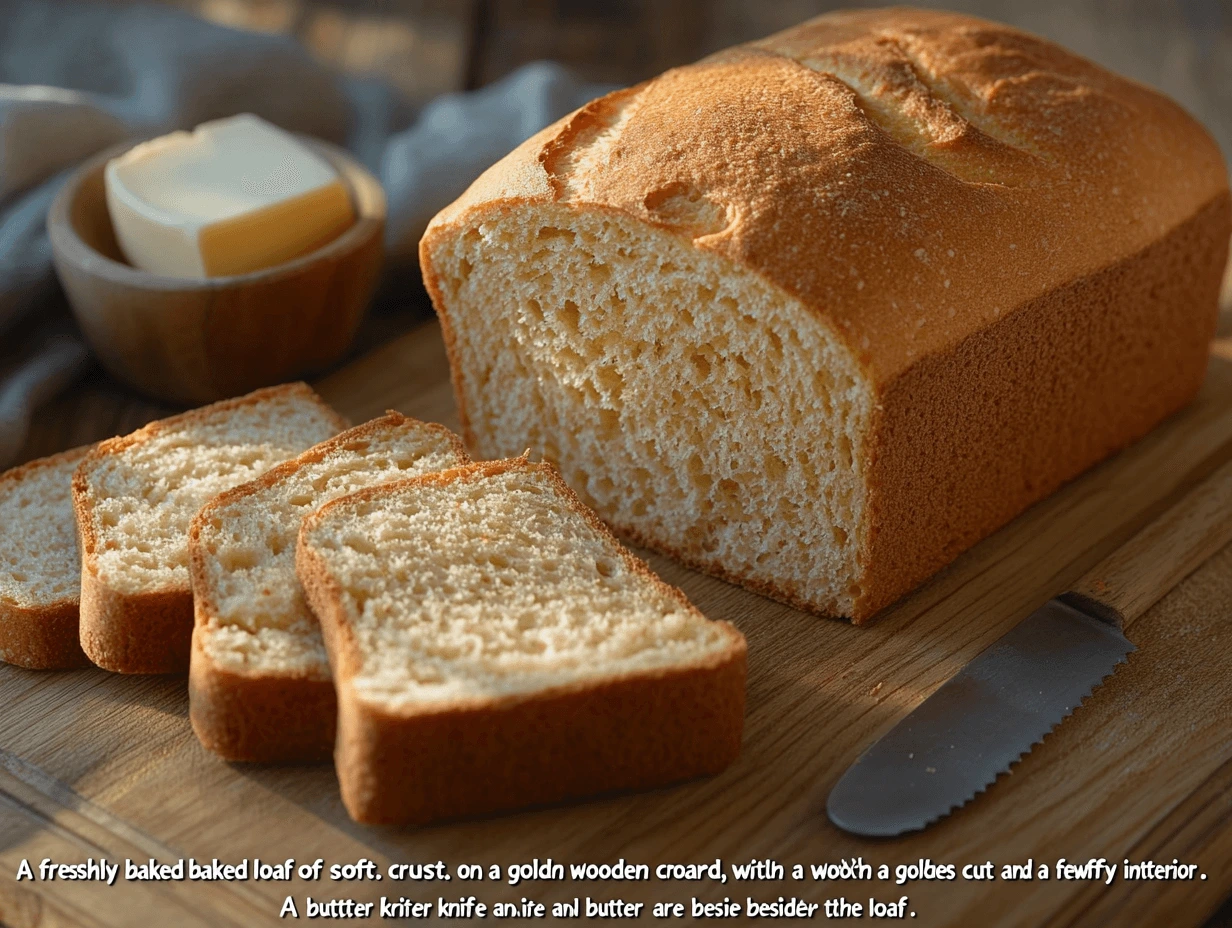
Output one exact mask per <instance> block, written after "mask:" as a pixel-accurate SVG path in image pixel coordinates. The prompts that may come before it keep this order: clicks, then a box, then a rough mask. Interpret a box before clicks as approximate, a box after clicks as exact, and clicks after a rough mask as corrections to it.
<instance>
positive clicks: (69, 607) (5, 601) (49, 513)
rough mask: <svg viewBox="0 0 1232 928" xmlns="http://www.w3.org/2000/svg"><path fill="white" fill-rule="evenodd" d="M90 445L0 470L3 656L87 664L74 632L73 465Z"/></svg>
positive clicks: (39, 663) (22, 663) (77, 562)
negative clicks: (2, 471) (2, 472)
mask: <svg viewBox="0 0 1232 928" xmlns="http://www.w3.org/2000/svg"><path fill="white" fill-rule="evenodd" d="M89 450H90V449H89V448H77V449H75V450H73V451H65V452H64V453H63V454H57V455H54V456H53V457H49V458H43V459H42V460H39V461H31V462H30V463H29V464H25V465H23V466H21V467H15V468H13V469H12V470H10V471H8V472H7V473H4V474H0V660H2V661H7V662H8V663H10V664H16V665H18V666H19V667H26V668H28V669H30V670H60V669H67V668H69V667H84V666H87V665H89V663H90V662H89V660H87V659H86V656H85V654H84V653H83V652H82V650H81V644H80V643H79V641H78V633H77V612H78V604H79V596H78V593H79V591H80V589H81V556H80V555H79V554H78V553H77V526H76V523H75V522H74V521H73V497H72V493H71V487H72V482H73V470H74V469H75V468H76V467H77V462H78V461H80V460H81V459H82V458H83V457H85V455H86V453H87V452H88V451H89Z"/></svg>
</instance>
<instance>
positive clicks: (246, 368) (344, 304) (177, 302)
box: [47, 139, 385, 404]
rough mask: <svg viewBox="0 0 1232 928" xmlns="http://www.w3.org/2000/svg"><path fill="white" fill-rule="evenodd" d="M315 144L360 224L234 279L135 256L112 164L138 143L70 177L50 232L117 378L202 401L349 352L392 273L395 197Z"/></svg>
mask: <svg viewBox="0 0 1232 928" xmlns="http://www.w3.org/2000/svg"><path fill="white" fill-rule="evenodd" d="M304 141H305V142H306V143H307V144H309V145H310V146H311V147H312V148H313V149H314V150H315V151H317V153H319V154H320V155H321V156H322V157H324V158H325V159H326V160H328V161H329V162H330V163H331V164H332V165H333V166H334V167H335V168H336V169H337V170H338V173H339V174H340V175H341V176H342V178H343V182H344V183H345V184H346V185H347V187H348V188H349V190H350V193H351V200H352V203H353V204H354V206H355V213H356V221H355V224H354V225H353V226H351V227H350V228H349V229H347V230H346V231H345V232H343V233H342V235H340V236H339V237H338V238H336V239H334V240H333V241H332V242H329V243H328V244H326V245H324V246H322V247H321V248H318V249H317V250H316V251H313V252H311V253H309V254H306V255H304V256H302V257H300V258H296V259H295V260H293V261H288V262H285V263H283V264H279V265H276V266H274V267H271V268H266V269H265V270H261V271H255V272H253V273H251V274H239V275H236V276H233V277H212V278H209V279H207V280H184V279H181V278H177V277H164V276H162V275H160V274H149V273H147V272H145V271H141V270H138V269H137V268H135V267H133V266H132V265H130V264H128V263H126V262H125V260H124V255H123V252H121V250H120V246H119V244H118V243H117V242H116V237H115V231H114V230H113V229H112V226H111V217H110V215H109V213H108V211H107V200H106V196H105V193H104V186H103V169H104V168H105V166H106V164H107V162H108V161H109V160H110V159H111V158H114V157H115V156H116V155H119V154H121V153H122V152H124V151H126V150H127V149H128V148H130V147H131V146H132V144H133V143H131V142H129V143H125V144H123V145H119V146H117V147H115V148H112V149H109V150H108V151H105V152H103V153H102V154H100V155H98V157H96V158H93V159H91V160H90V161H89V162H87V163H86V164H84V165H82V166H81V168H79V169H78V170H77V171H76V172H75V173H74V174H73V175H72V177H70V178H69V180H68V182H67V183H66V184H65V186H64V188H63V189H62V190H61V191H60V193H59V195H58V196H57V197H56V199H55V202H54V203H53V204H52V206H51V211H50V213H49V214H48V216H47V231H48V234H49V235H50V237H51V247H52V251H53V254H54V258H55V265H56V272H57V273H58V274H59V276H60V281H61V283H63V285H64V290H65V292H66V293H67V294H68V299H69V303H70V304H71V305H72V307H73V313H74V315H75V316H76V317H77V321H78V323H79V324H80V325H81V329H82V331H83V332H84V333H85V336H86V339H87V341H89V343H90V346H91V347H92V348H93V349H94V352H95V354H96V355H97V356H98V359H99V360H100V361H101V362H102V364H103V366H104V367H105V368H106V369H107V370H108V371H109V372H110V373H111V374H113V375H114V376H115V377H117V378H119V379H120V380H122V381H124V382H125V383H127V384H129V385H130V386H133V387H136V388H137V389H138V390H141V391H142V392H144V393H148V394H150V395H151V396H154V397H157V398H158V399H161V400H167V401H170V402H175V403H185V404H199V403H209V402H213V401H214V400H218V399H224V398H226V397H231V396H238V395H240V394H242V393H247V392H249V391H250V390H254V389H256V388H257V387H263V386H268V385H270V384H275V383H283V382H285V381H288V380H295V379H297V378H299V377H302V376H304V375H305V374H310V373H313V372H315V371H319V370H321V369H323V368H326V367H328V366H329V365H331V364H333V363H334V362H335V361H337V360H338V359H339V358H341V357H342V356H343V355H344V354H345V353H346V351H347V349H348V348H349V347H350V346H351V342H352V341H353V340H354V338H355V331H356V329H357V328H358V327H359V323H360V320H361V319H362V318H363V314H364V311H365V310H366V309H367V306H368V303H369V301H370V300H371V299H372V293H373V291H374V290H375V288H376V285H377V279H378V277H379V276H380V272H381V261H382V258H383V256H384V247H383V246H384V230H385V194H384V192H383V191H382V190H381V185H380V184H379V183H378V182H377V180H376V178H374V177H373V176H372V175H371V174H369V173H368V172H367V171H366V170H364V168H363V167H362V166H360V165H359V164H358V163H357V162H356V161H354V160H353V159H351V158H350V157H349V156H348V155H346V154H345V153H344V152H342V151H341V150H340V149H338V148H335V147H334V146H332V145H327V144H325V143H324V142H320V141H316V140H314V139H305V140H304Z"/></svg>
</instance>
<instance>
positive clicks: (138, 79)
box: [0, 0, 610, 467]
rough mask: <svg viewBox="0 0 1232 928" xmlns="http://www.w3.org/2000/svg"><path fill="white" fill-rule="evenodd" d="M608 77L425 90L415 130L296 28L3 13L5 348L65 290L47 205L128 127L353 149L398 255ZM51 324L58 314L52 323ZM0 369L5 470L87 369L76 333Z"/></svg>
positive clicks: (138, 10)
mask: <svg viewBox="0 0 1232 928" xmlns="http://www.w3.org/2000/svg"><path fill="white" fill-rule="evenodd" d="M608 89H610V88H606V87H599V86H595V85H590V84H585V83H582V82H580V81H578V80H577V79H576V78H574V77H573V76H572V75H570V74H569V73H568V72H567V71H565V70H564V69H563V68H561V67H559V66H557V65H554V64H549V63H545V62H539V63H535V64H531V65H526V66H525V67H523V68H521V69H520V70H518V71H515V72H514V73H513V74H511V75H509V76H508V77H506V78H504V79H503V80H501V81H498V82H497V83H495V84H492V85H491V86H489V87H486V88H484V89H483V90H479V91H475V92H472V93H459V94H448V95H445V96H443V97H441V98H438V99H437V100H434V101H432V102H431V103H429V104H428V105H427V107H425V108H424V110H423V111H422V112H421V113H420V115H419V118H418V119H417V120H416V121H414V122H413V123H412V124H410V125H409V126H407V125H399V118H400V114H401V113H402V112H403V111H404V109H405V107H404V105H403V103H402V101H400V100H399V99H398V98H397V96H396V94H395V93H394V92H393V90H392V89H391V88H389V87H388V86H385V85H383V84H381V83H380V82H377V81H373V80H371V79H356V78H346V77H341V76H339V75H337V74H336V73H334V72H333V71H331V70H330V69H329V68H328V67H326V66H325V65H323V64H322V63H320V62H318V61H316V60H314V59H313V58H312V57H311V56H310V55H309V54H308V52H307V51H306V50H305V49H304V48H303V47H302V46H301V45H299V43H298V42H296V41H295V40H294V39H292V38H289V37H286V36H278V35H269V34H263V33H253V32H242V31H238V30H234V29H228V28H225V27H222V26H217V25H214V24H211V23H208V22H205V21H203V20H199V19H195V18H193V17H191V16H189V15H187V14H185V13H182V12H180V11H178V10H174V9H169V8H163V7H150V6H141V5H132V6H110V5H104V4H94V3H71V2H60V0H16V2H11V3H8V4H5V13H4V15H3V16H0V344H3V341H4V336H5V332H6V331H8V330H9V329H11V328H12V326H13V325H15V324H16V323H17V322H18V321H21V320H28V319H30V318H31V317H32V316H38V315H39V314H40V313H42V312H49V307H50V306H51V304H53V303H55V302H56V301H57V299H58V297H57V293H56V289H57V288H56V281H55V275H54V271H53V269H52V265H51V249H50V245H49V243H48V241H47V234H46V216H47V209H48V207H49V205H50V204H51V201H52V200H53V199H54V197H55V194H56V192H57V191H58V190H59V188H60V186H61V185H62V184H63V182H64V180H65V178H66V177H67V175H68V174H69V173H70V172H71V170H72V168H73V167H74V166H75V165H76V164H78V163H80V162H81V161H82V160H83V159H84V158H86V157H88V156H89V155H91V154H93V153H94V152H97V151H99V150H101V149H102V148H105V147H107V146H109V145H113V144H116V143H117V142H119V141H122V140H124V139H128V138H136V137H139V136H146V135H151V134H155V133H162V132H169V131H171V130H173V129H179V128H191V127H193V126H195V125H197V124H198V123H200V122H204V121H205V120H208V119H215V118H219V117H222V116H230V115H232V114H234V113H238V112H249V113H256V114H257V115H259V116H262V117H263V118H265V119H268V120H269V121H270V122H273V123H275V124H276V125H280V126H282V127H283V128H285V129H288V130H291V131H294V132H302V133H305V134H308V135H314V136H318V137H321V138H325V139H329V140H331V141H335V142H338V143H341V144H345V145H347V146H348V147H349V148H350V149H351V150H352V151H353V152H354V153H355V154H356V155H357V157H359V158H360V159H361V160H362V161H363V162H364V163H365V164H367V165H368V167H369V168H370V169H371V170H373V171H374V172H375V173H377V174H378V176H379V177H380V179H381V182H382V184H383V185H384V187H385V190H386V194H387V197H388V201H389V221H388V232H387V238H386V244H387V250H388V252H389V256H390V259H391V263H392V264H393V265H394V266H395V267H396V266H397V264H398V263H399V262H410V261H414V260H415V259H416V247H417V244H418V239H419V236H420V234H422V232H423V229H424V226H425V225H426V224H427V222H428V220H429V219H430V218H431V217H432V215H433V214H434V213H436V212H437V211H438V210H439V209H440V208H442V207H443V206H445V205H446V204H448V203H449V202H450V201H451V200H453V199H454V198H455V197H457V196H458V195H459V194H460V193H461V192H462V191H463V190H465V189H466V187H467V185H468V184H469V183H470V182H471V181H472V180H474V179H475V177H477V176H478V175H479V174H480V173H481V172H482V171H483V170H484V169H485V168H486V167H487V166H488V165H489V164H491V163H492V162H494V161H496V160H497V159H499V158H500V157H501V156H502V155H504V154H505V153H506V152H507V151H509V150H510V149H512V148H513V147H515V146H516V145H518V144H519V143H520V142H522V141H523V140H524V139H526V138H529V137H530V136H531V135H533V134H534V133H535V132H537V131H539V130H540V129H541V128H543V127H544V126H546V125H548V124H549V123H551V122H553V121H554V120H556V119H558V118H560V117H561V116H563V115H565V114H566V113H568V112H570V111H571V110H573V109H576V108H577V107H579V106H581V105H582V104H584V103H585V102H586V101H587V100H590V99H592V98H593V97H595V96H597V95H599V94H600V93H603V92H605V91H606V90H608ZM48 324H49V326H51V325H52V323H51V322H50V321H49V323H48ZM41 344H42V346H43V347H42V348H41V349H39V350H38V351H37V353H36V355H35V356H33V357H29V358H22V359H19V363H18V365H17V368H16V370H14V371H12V372H11V373H9V374H8V375H7V376H6V377H5V378H4V379H2V380H0V467H2V466H4V465H6V464H8V463H9V462H11V461H12V459H13V458H14V457H15V456H16V455H17V453H18V451H19V449H20V448H21V446H22V443H23V441H24V437H25V432H26V428H27V426H28V423H29V421H30V415H31V411H32V409H33V408H34V407H35V406H37V405H38V404H39V403H41V402H44V401H46V400H47V399H48V398H50V397H51V396H53V395H54V394H55V393H57V392H59V391H60V390H61V389H63V388H64V387H65V386H66V385H67V384H68V383H69V382H71V379H72V378H73V377H74V376H76V374H77V373H78V372H79V371H80V370H82V369H83V367H84V366H85V365H84V363H83V359H84V358H85V356H86V352H85V347H84V345H83V343H82V342H81V340H80V338H79V337H75V336H69V337H62V336H59V335H56V336H54V337H52V336H50V335H49V337H48V338H46V339H44V340H43V341H42V342H41Z"/></svg>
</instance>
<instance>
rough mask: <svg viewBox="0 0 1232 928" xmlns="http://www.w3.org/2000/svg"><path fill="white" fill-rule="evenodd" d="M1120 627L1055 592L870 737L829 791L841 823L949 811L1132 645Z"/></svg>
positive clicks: (895, 823) (914, 824)
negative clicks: (877, 737) (890, 726)
mask: <svg viewBox="0 0 1232 928" xmlns="http://www.w3.org/2000/svg"><path fill="white" fill-rule="evenodd" d="M1134 650H1135V648H1134V646H1133V644H1131V643H1130V641H1129V640H1128V639H1127V638H1126V637H1125V636H1124V635H1123V634H1122V633H1121V632H1120V630H1119V629H1117V628H1116V627H1114V626H1113V625H1110V624H1109V623H1107V622H1104V621H1101V620H1100V619H1098V618H1095V617H1094V616H1091V615H1088V614H1086V613H1085V612H1082V611H1081V610H1079V609H1076V608H1074V607H1073V606H1071V605H1069V604H1067V603H1064V602H1061V601H1060V600H1058V599H1052V600H1049V601H1048V602H1047V603H1045V604H1044V605H1043V606H1041V607H1040V608H1039V609H1037V610H1036V611H1035V612H1033V613H1031V615H1029V616H1028V617H1027V618H1025V619H1024V620H1023V621H1022V622H1020V623H1018V625H1017V626H1015V627H1014V628H1013V629H1011V630H1010V631H1009V632H1007V633H1006V634H1005V635H1003V636H1002V637H1001V638H1000V639H998V640H997V641H996V642H994V643H993V644H992V645H991V646H989V647H988V648H987V649H986V650H984V651H983V652H982V653H981V654H980V655H979V656H978V657H976V658H975V659H974V660H973V661H971V663H969V664H967V666H966V667H964V668H963V669H962V670H960V671H959V672H958V673H957V674H955V675H954V676H953V677H952V678H951V679H950V680H948V681H946V682H945V683H944V684H942V685H941V687H940V688H938V689H937V691H936V692H934V693H933V694H932V695H931V696H929V697H928V698H927V699H926V700H924V702H922V703H920V705H919V706H917V707H916V708H915V709H914V710H913V711H912V712H911V713H910V714H909V715H908V716H907V717H906V718H905V719H903V720H902V721H901V722H899V723H898V725H896V726H895V727H894V728H893V729H891V730H890V731H889V732H888V733H887V734H885V735H884V736H883V737H882V738H881V739H880V740H878V741H877V742H876V743H874V744H873V745H872V747H870V748H869V749H868V750H867V751H865V752H864V754H863V755H861V757H860V758H859V759H858V760H857V761H856V762H855V763H854V764H852V766H851V767H850V768H849V769H848V770H847V772H846V773H845V774H843V776H842V778H841V779H840V780H839V781H838V783H837V784H835V786H834V789H833V790H831V792H830V797H829V799H828V801H827V803H826V812H827V814H828V815H829V816H830V821H832V822H833V823H834V824H835V825H837V826H838V827H839V828H842V829H843V830H844V831H849V832H851V833H853V834H857V835H863V836H865V837H893V836H896V835H901V834H905V833H906V832H909V831H916V830H919V829H921V828H924V827H925V826H927V825H929V824H931V823H932V822H934V821H936V820H937V819H939V818H942V817H943V816H945V815H948V814H949V813H950V812H952V811H953V810H954V809H956V808H958V807H959V806H962V805H964V804H966V803H967V802H969V801H970V800H971V799H973V798H975V796H976V795H978V794H979V793H981V792H983V791H984V790H985V789H987V788H988V787H989V786H990V785H991V784H992V783H993V782H994V781H995V780H996V779H997V777H998V776H1000V775H1001V774H1002V773H1005V772H1006V771H1008V770H1009V769H1010V766H1011V765H1012V764H1014V763H1016V762H1017V761H1018V760H1020V759H1021V758H1022V757H1023V755H1025V754H1026V753H1027V752H1029V751H1030V750H1031V748H1032V747H1033V746H1034V745H1036V744H1037V743H1039V742H1040V741H1041V740H1042V739H1043V738H1044V736H1045V735H1047V734H1048V733H1049V732H1050V731H1052V730H1053V729H1054V728H1055V727H1056V726H1057V725H1058V724H1060V723H1061V722H1062V721H1063V720H1064V719H1065V718H1067V717H1068V716H1069V715H1071V714H1072V713H1073V712H1074V710H1075V709H1077V708H1078V706H1079V705H1080V704H1081V703H1082V701H1083V700H1084V699H1086V697H1087V696H1089V695H1090V694H1091V692H1092V691H1093V690H1094V689H1095V687H1096V686H1098V685H1099V684H1100V683H1102V682H1103V681H1104V679H1105V678H1106V677H1108V676H1109V675H1110V674H1112V673H1114V672H1115V671H1116V668H1117V665H1119V664H1121V663H1123V662H1124V661H1125V659H1126V657H1127V656H1128V655H1129V654H1130V653H1131V652H1132V651H1134Z"/></svg>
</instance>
